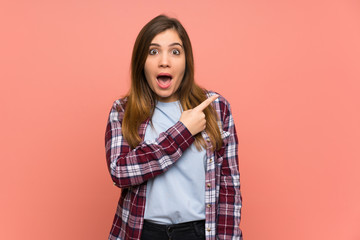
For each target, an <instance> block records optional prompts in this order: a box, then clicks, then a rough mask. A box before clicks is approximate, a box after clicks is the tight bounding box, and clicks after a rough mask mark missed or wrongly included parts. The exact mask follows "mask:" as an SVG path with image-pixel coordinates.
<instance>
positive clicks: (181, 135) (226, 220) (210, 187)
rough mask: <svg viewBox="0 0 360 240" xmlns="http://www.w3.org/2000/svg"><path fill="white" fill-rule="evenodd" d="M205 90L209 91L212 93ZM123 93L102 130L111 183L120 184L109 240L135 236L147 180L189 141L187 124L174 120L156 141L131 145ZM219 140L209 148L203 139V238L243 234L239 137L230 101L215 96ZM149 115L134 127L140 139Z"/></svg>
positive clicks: (138, 232)
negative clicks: (127, 137) (218, 145)
mask: <svg viewBox="0 0 360 240" xmlns="http://www.w3.org/2000/svg"><path fill="white" fill-rule="evenodd" d="M214 94H215V93H214V92H208V97H209V96H211V95H214ZM126 102H127V99H126V98H124V99H119V100H116V101H115V102H114V104H113V107H112V109H111V111H110V114H109V120H108V124H107V128H106V133H105V147H106V159H107V164H108V168H109V172H110V174H111V177H112V180H113V182H114V185H116V186H118V187H120V188H122V192H121V196H120V199H119V203H118V206H117V211H116V214H115V218H114V221H113V225H112V228H111V232H110V235H109V240H128V239H129V240H130V239H140V237H141V229H142V226H143V222H144V211H145V201H146V183H147V180H148V179H151V178H154V177H156V176H157V175H160V174H162V173H164V172H165V171H167V170H168V169H169V168H170V167H171V166H172V165H173V164H174V163H175V162H176V161H177V160H178V159H179V158H180V157H181V155H182V153H183V152H184V151H185V150H186V149H187V148H188V147H189V146H190V145H191V144H192V143H193V142H194V140H195V139H194V137H193V136H192V135H191V133H190V132H189V130H188V129H187V128H186V127H185V126H184V125H183V124H182V123H181V122H180V121H178V122H177V123H176V124H175V125H174V126H172V127H170V128H169V129H168V130H167V131H165V132H163V133H161V134H160V135H159V137H158V138H157V139H156V140H155V141H152V142H150V141H143V142H141V143H140V144H139V145H138V146H137V147H136V148H135V149H132V150H131V148H130V146H129V145H128V143H127V142H126V140H125V139H124V137H123V135H122V132H121V124H122V120H123V118H124V111H125V107H126ZM212 105H213V107H214V108H215V110H216V112H217V114H218V116H219V121H218V125H219V128H220V132H221V137H222V139H223V146H222V148H221V149H220V150H218V151H211V143H210V140H209V136H208V135H207V134H206V132H205V131H203V132H201V134H202V136H203V138H204V139H205V140H206V142H207V145H208V147H207V150H206V157H207V160H206V173H205V184H206V187H205V204H206V208H205V209H206V211H205V216H206V217H205V218H206V219H205V220H206V223H205V234H206V239H207V240H215V239H232V240H235V239H242V232H241V230H240V227H239V224H240V212H241V194H240V175H239V170H238V155H237V146H238V140H237V135H236V130H235V125H234V120H233V117H232V115H231V111H230V105H229V103H228V102H227V101H226V100H225V98H223V97H222V96H219V98H217V99H216V100H215V101H214V102H213V103H212ZM148 124H149V119H148V120H146V121H145V122H143V123H142V124H141V125H140V128H139V134H140V137H141V138H142V139H144V135H145V130H146V127H147V125H148Z"/></svg>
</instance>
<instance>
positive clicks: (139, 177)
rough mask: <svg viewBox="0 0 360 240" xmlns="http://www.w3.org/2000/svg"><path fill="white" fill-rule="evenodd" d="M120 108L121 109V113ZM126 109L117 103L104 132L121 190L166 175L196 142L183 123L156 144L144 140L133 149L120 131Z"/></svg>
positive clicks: (108, 157) (110, 164)
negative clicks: (164, 173) (162, 174)
mask: <svg viewBox="0 0 360 240" xmlns="http://www.w3.org/2000/svg"><path fill="white" fill-rule="evenodd" d="M117 107H118V108H120V109H121V110H120V111H118V110H117ZM123 116H124V108H123V103H122V102H120V103H119V102H115V103H114V105H113V107H112V109H111V111H110V114H109V120H108V123H107V127H106V133H105V148H106V160H107V164H108V169H109V172H110V174H111V177H112V180H113V182H114V184H115V185H117V186H118V187H122V188H123V187H129V186H133V185H139V184H141V183H143V182H145V181H147V180H148V179H150V178H154V177H155V176H157V175H159V174H161V173H163V172H165V171H166V170H167V169H168V168H169V167H170V166H171V165H172V164H173V163H175V162H176V161H177V160H178V159H179V158H180V157H181V155H182V153H183V152H184V151H185V150H186V149H187V148H188V147H189V146H190V145H191V144H192V143H193V141H194V137H193V136H192V135H191V133H190V132H189V130H188V129H187V128H186V127H185V125H184V124H182V123H181V122H180V121H179V122H177V123H176V124H175V125H174V126H172V127H170V128H169V129H168V130H167V131H165V132H163V133H160V135H159V137H158V138H157V139H155V141H153V142H149V141H143V142H140V144H139V145H138V146H137V147H136V148H135V149H132V150H131V147H130V146H129V145H128V143H127V142H126V140H125V139H124V137H123V135H122V131H121V126H122V120H123Z"/></svg>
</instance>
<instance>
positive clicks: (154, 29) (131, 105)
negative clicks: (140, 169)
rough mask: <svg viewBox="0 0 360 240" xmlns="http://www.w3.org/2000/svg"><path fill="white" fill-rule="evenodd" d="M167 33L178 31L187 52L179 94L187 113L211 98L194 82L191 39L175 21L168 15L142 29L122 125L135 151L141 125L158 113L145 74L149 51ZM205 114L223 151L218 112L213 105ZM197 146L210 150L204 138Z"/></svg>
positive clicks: (212, 137) (212, 136)
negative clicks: (155, 41)
mask: <svg viewBox="0 0 360 240" xmlns="http://www.w3.org/2000/svg"><path fill="white" fill-rule="evenodd" d="M167 29H174V30H176V31H177V33H178V35H179V37H180V39H181V41H182V43H183V47H184V52H185V61H186V66H185V74H184V78H183V79H182V81H181V84H180V86H179V88H178V89H177V91H176V93H175V94H177V96H178V97H179V101H180V104H181V106H182V108H183V110H184V111H185V110H189V109H192V108H194V107H196V106H197V105H199V104H200V103H201V102H203V101H204V100H205V99H206V98H207V97H206V91H205V90H204V89H202V88H201V87H199V86H198V85H197V84H196V83H195V81H194V58H193V52H192V47H191V42H190V38H189V36H188V34H187V32H186V30H185V29H184V27H183V26H182V25H181V23H180V22H179V21H178V20H177V19H175V18H169V17H167V16H165V15H159V16H157V17H155V18H154V19H152V20H151V21H150V22H148V23H147V24H146V25H145V26H144V27H143V28H142V29H141V31H140V33H139V35H138V36H137V38H136V41H135V45H134V49H133V52H132V58H131V87H130V91H129V93H128V94H127V96H126V97H127V98H128V101H127V106H126V109H125V116H124V120H123V123H122V132H123V135H124V138H125V139H126V141H127V142H128V143H129V145H130V146H131V147H132V148H135V147H136V146H137V145H138V144H139V143H140V142H141V138H140V136H139V132H138V129H139V126H140V124H141V123H142V122H144V121H145V120H147V119H149V118H151V116H152V114H153V112H154V109H155V103H156V94H155V93H154V92H153V91H152V90H151V88H150V86H149V85H148V83H147V81H146V78H145V73H144V66H145V61H146V58H147V56H148V52H149V47H150V44H151V41H152V40H153V38H154V37H155V36H156V35H157V34H159V33H161V32H164V31H165V30H167ZM203 112H204V114H205V118H206V129H205V130H206V132H207V134H208V135H209V138H210V142H211V144H212V146H213V149H219V148H220V147H221V146H222V139H221V135H220V131H219V127H218V124H217V114H216V111H215V110H214V108H213V107H212V106H211V105H209V106H208V107H207V108H206V109H205V110H204V111H203ZM195 146H196V147H197V149H201V147H204V148H205V149H206V143H205V141H204V139H203V138H202V136H201V134H197V135H195Z"/></svg>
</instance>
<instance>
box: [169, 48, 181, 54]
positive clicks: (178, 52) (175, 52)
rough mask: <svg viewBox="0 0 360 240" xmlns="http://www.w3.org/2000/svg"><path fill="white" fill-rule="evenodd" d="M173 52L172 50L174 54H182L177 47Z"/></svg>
mask: <svg viewBox="0 0 360 240" xmlns="http://www.w3.org/2000/svg"><path fill="white" fill-rule="evenodd" d="M171 52H172V54H174V55H180V51H179V50H177V49H173V50H172V51H171Z"/></svg>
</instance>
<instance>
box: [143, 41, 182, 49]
mask: <svg viewBox="0 0 360 240" xmlns="http://www.w3.org/2000/svg"><path fill="white" fill-rule="evenodd" d="M150 46H156V47H161V45H160V44H158V43H150ZM172 46H180V47H181V48H183V46H182V45H181V44H180V43H178V42H174V43H171V44H169V47H172Z"/></svg>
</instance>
